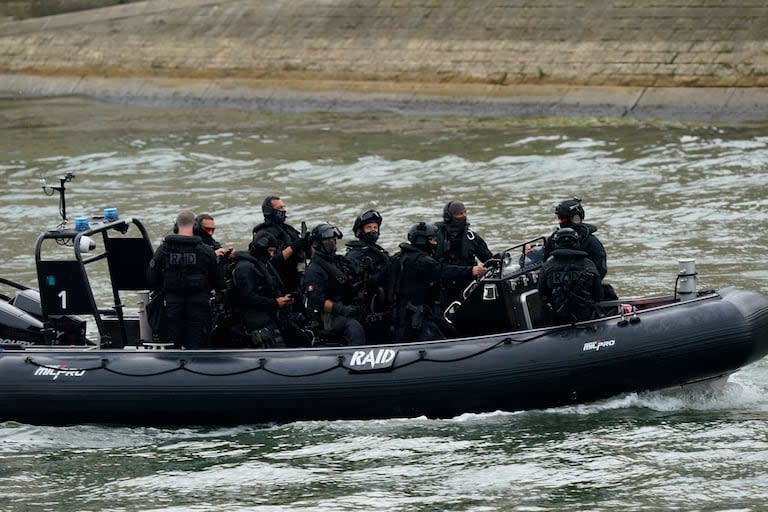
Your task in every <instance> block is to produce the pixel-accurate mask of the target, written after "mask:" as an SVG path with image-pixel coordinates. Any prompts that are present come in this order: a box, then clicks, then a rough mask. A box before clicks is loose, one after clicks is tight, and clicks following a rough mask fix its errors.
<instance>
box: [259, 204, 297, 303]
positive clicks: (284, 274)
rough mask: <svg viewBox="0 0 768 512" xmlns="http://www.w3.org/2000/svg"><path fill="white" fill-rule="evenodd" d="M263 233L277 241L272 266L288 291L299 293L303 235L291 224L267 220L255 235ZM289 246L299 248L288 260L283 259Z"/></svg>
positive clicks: (260, 225)
mask: <svg viewBox="0 0 768 512" xmlns="http://www.w3.org/2000/svg"><path fill="white" fill-rule="evenodd" d="M262 231H266V232H268V233H270V234H271V235H272V236H274V237H275V238H276V239H277V242H278V244H279V245H278V247H277V254H275V256H274V257H273V258H272V264H273V265H274V266H275V268H276V269H277V271H278V272H279V273H280V277H281V278H282V280H283V283H284V284H285V288H286V289H287V290H288V291H291V292H294V291H299V289H300V287H301V272H302V271H303V268H304V261H305V253H304V245H303V244H302V242H303V241H302V238H301V233H300V232H299V231H298V230H296V228H294V227H293V226H291V225H289V224H285V223H284V222H282V223H277V222H273V221H272V220H270V219H267V220H265V221H264V222H262V223H261V224H259V225H258V226H256V227H255V228H253V234H254V235H256V234H258V233H260V232H262ZM288 246H294V247H298V248H299V249H298V250H294V251H293V254H292V255H291V257H290V258H288V259H287V260H285V259H283V249H285V248H286V247H288Z"/></svg>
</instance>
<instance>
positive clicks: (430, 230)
mask: <svg viewBox="0 0 768 512" xmlns="http://www.w3.org/2000/svg"><path fill="white" fill-rule="evenodd" d="M430 237H437V227H436V226H435V225H434V224H427V223H426V222H418V223H416V224H414V225H413V226H411V229H409V230H408V241H409V242H411V245H415V246H416V247H425V246H427V245H429V238H430Z"/></svg>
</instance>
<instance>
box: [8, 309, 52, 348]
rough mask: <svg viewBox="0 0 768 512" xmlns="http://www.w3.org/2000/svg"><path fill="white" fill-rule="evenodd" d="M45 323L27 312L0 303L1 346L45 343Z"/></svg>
mask: <svg viewBox="0 0 768 512" xmlns="http://www.w3.org/2000/svg"><path fill="white" fill-rule="evenodd" d="M43 339H44V337H43V323H42V322H41V321H40V320H38V319H37V318H35V317H34V316H32V315H30V314H29V313H27V312H26V311H22V310H21V309H19V308H17V307H15V306H12V305H11V304H8V303H7V302H0V344H2V345H5V344H11V345H28V344H36V343H42V342H43Z"/></svg>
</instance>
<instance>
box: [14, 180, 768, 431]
mask: <svg viewBox="0 0 768 512" xmlns="http://www.w3.org/2000/svg"><path fill="white" fill-rule="evenodd" d="M62 185H63V184H62ZM94 248H95V249H96V250H95V251H93V250H92V249H94ZM515 251H516V249H514V248H513V249H511V250H509V251H507V254H506V256H507V257H506V259H505V261H504V264H503V265H502V266H501V268H499V269H497V270H496V271H494V272H491V273H489V275H486V276H485V277H484V278H482V279H481V280H480V281H478V282H476V283H473V284H472V285H471V286H470V287H468V289H467V290H466V291H465V299H464V300H463V301H462V302H461V303H460V304H455V305H454V306H453V307H451V308H449V311H447V316H448V318H450V320H451V321H452V322H453V323H454V325H455V326H456V328H457V329H458V330H459V331H460V332H461V333H462V335H463V336H465V337H462V338H459V339H450V340H444V341H433V342H423V343H409V344H396V343H393V344H383V345H375V346H359V347H347V346H322V345H318V346H315V347H312V348H301V349H272V350H262V349H212V350H200V351H195V350H169V349H166V348H165V347H164V346H163V345H162V344H158V343H154V342H152V340H151V333H150V334H147V333H146V326H145V322H144V321H143V318H144V312H143V310H142V308H141V306H140V307H139V308H138V311H129V308H128V307H127V306H126V302H125V300H126V299H124V298H123V297H124V296H127V295H130V294H132V293H138V296H139V297H143V296H145V295H146V294H145V293H143V292H144V291H145V290H146V288H147V285H146V280H145V269H146V267H147V263H148V262H149V259H150V258H151V256H152V252H153V250H152V245H151V243H150V240H149V238H148V236H147V232H146V230H145V228H144V227H143V225H142V224H141V222H140V221H138V220H136V219H131V218H111V217H109V216H108V217H106V218H104V217H98V218H90V219H88V221H87V226H86V225H79V226H77V225H75V224H73V223H63V224H62V225H60V226H59V227H57V228H56V229H54V230H51V231H47V232H45V233H43V234H42V235H41V236H40V237H39V238H38V241H37V244H36V248H35V260H36V267H37V274H38V289H37V290H35V289H32V288H28V287H26V286H23V285H21V284H19V283H15V282H13V281H11V280H8V279H2V280H0V284H3V285H5V288H9V289H10V292H8V293H5V294H3V298H4V299H5V300H3V301H0V421H7V420H15V421H21V422H26V423H33V424H54V425H56V424H74V423H110V424H135V425H171V424H217V425H220V424H238V423H271V422H287V421H293V420H313V419H318V420H319V419H352V418H358V419H369V418H391V417H414V416H427V417H436V418H437V417H453V416H456V415H459V414H462V413H467V412H485V411H495V410H505V411H512V410H520V409H530V408H544V407H551V406H558V405H563V404H572V403H579V402H587V401H592V400H596V399H601V398H607V397H610V396H613V395H617V394H621V393H628V392H640V391H646V390H658V389H665V388H670V387H677V386H686V385H690V384H694V383H701V382H706V381H710V380H716V379H719V380H722V379H723V378H727V376H728V375H729V374H731V373H733V372H735V371H737V370H739V369H740V368H742V367H743V366H744V365H747V364H749V363H752V362H754V361H757V360H759V359H760V358H762V357H763V356H765V354H766V353H768V297H765V296H763V295H761V294H758V293H754V292H750V291H745V290H741V289H737V288H725V289H722V290H718V291H706V292H701V291H697V290H696V289H695V280H696V276H695V272H692V271H691V270H690V269H689V270H681V272H680V273H679V274H678V276H677V280H676V281H675V286H674V293H672V294H670V295H667V296H654V297H646V298H637V299H622V300H621V301H614V302H611V303H604V304H603V307H604V308H605V309H606V310H608V311H615V312H616V314H613V315H609V316H606V317H604V318H601V319H599V320H593V321H589V322H583V323H579V324H575V325H560V326H546V325H544V324H543V320H542V315H541V306H540V303H539V302H538V297H537V293H536V283H537V279H538V267H537V266H535V265H534V266H532V267H530V268H522V269H521V268H519V267H518V266H517V265H516V263H517V254H516V253H515ZM95 267H100V268H101V269H102V270H103V271H104V272H105V274H106V275H107V276H108V280H107V279H103V280H101V281H99V286H107V287H108V286H111V296H112V299H113V300H111V303H110V304H109V305H108V306H106V307H102V306H100V305H98V304H97V300H96V297H95V296H94V290H93V287H94V286H95V285H94V284H93V283H94V282H96V281H95V280H93V281H92V278H91V269H92V268H95ZM681 283H687V284H685V285H684V286H683V285H682V284H681ZM691 283H693V284H694V286H691ZM670 284H671V287H672V283H670ZM134 297H136V296H134ZM131 302H133V303H135V301H129V302H128V303H131ZM87 318H90V319H92V321H93V322H94V323H93V327H92V328H91V330H90V331H89V329H87V328H86V319H87ZM91 332H94V333H95V335H94V334H91ZM91 338H93V341H90V339H91Z"/></svg>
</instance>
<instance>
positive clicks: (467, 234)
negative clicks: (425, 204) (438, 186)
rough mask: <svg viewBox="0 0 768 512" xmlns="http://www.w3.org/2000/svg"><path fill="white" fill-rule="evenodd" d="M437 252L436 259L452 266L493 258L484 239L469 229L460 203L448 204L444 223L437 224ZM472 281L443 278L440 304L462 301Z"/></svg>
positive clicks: (452, 202) (472, 263) (469, 264)
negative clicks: (465, 290) (463, 294)
mask: <svg viewBox="0 0 768 512" xmlns="http://www.w3.org/2000/svg"><path fill="white" fill-rule="evenodd" d="M436 226H437V250H436V252H435V259H436V260H437V261H440V262H442V263H448V264H450V265H463V266H475V265H477V263H478V261H479V262H480V263H484V262H486V261H487V260H489V259H490V258H492V257H493V254H492V253H491V251H490V249H488V245H487V244H486V243H485V240H483V238H482V237H481V236H480V235H478V234H477V233H476V232H475V231H473V230H471V229H469V222H468V220H467V209H466V207H465V206H464V203H462V202H461V201H448V203H447V204H446V205H445V207H444V208H443V220H442V222H438V223H436ZM470 281H471V279H469V280H468V279H464V278H463V277H458V278H456V277H452V278H444V279H442V281H441V283H440V286H441V287H442V291H441V297H440V303H441V304H442V305H443V307H446V306H448V305H449V304H450V303H451V302H453V301H455V300H461V298H462V293H463V291H464V289H465V288H466V287H467V285H468V284H469V283H470Z"/></svg>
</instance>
